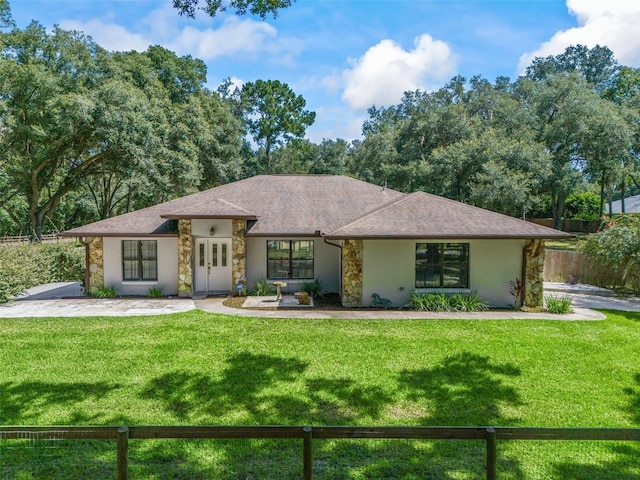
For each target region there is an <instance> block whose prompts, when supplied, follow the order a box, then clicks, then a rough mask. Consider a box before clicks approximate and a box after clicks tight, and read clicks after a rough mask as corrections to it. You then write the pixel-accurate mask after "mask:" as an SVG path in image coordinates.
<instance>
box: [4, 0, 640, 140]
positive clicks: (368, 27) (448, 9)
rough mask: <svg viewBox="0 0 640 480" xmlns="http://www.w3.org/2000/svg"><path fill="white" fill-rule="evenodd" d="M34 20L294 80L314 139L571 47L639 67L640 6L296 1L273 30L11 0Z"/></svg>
mask: <svg viewBox="0 0 640 480" xmlns="http://www.w3.org/2000/svg"><path fill="white" fill-rule="evenodd" d="M9 2H10V6H11V10H12V13H13V17H14V19H15V21H16V23H17V24H18V26H19V27H21V28H23V27H25V26H26V25H27V24H28V23H29V22H30V21H31V20H32V19H35V20H37V21H39V22H40V23H41V24H43V25H45V26H46V27H51V26H53V25H54V24H58V25H60V26H61V27H62V28H65V29H75V30H81V31H83V32H85V33H87V34H89V35H91V36H92V37H93V38H94V40H96V42H97V43H98V44H99V45H101V46H102V47H104V48H106V49H108V50H115V51H127V50H139V51H143V50H145V49H146V48H147V46H148V45H156V44H157V45H162V46H164V47H166V48H168V49H170V50H172V51H174V52H176V53H177V54H179V55H191V56H193V57H196V58H200V59H202V60H204V61H205V62H206V64H207V67H208V86H209V87H210V88H212V89H214V88H216V87H217V85H219V84H220V82H221V81H222V80H223V79H225V78H227V77H230V78H232V79H233V81H234V82H236V83H238V84H239V85H240V84H242V82H247V81H254V80H257V79H264V80H267V79H273V80H280V81H282V82H285V83H287V84H288V85H289V86H290V87H291V88H292V89H293V90H294V91H295V92H296V93H297V94H301V95H302V96H303V97H304V98H305V99H306V101H307V108H308V109H310V110H313V111H315V112H316V123H315V124H314V125H313V126H312V127H310V128H309V130H308V133H307V137H308V138H310V139H311V140H313V141H315V142H319V141H321V140H322V139H323V138H332V139H335V138H344V139H347V140H350V139H353V138H357V137H359V135H360V131H361V127H362V122H363V121H364V120H365V119H366V118H367V113H366V110H367V108H368V107H370V106H372V105H374V104H375V105H377V106H388V105H392V104H396V103H398V102H399V101H400V99H401V98H402V94H403V92H404V91H407V90H415V89H418V88H419V89H422V90H434V89H438V88H439V87H441V86H442V85H444V84H445V83H446V82H447V81H448V80H450V79H451V78H452V77H453V76H454V75H456V74H461V75H464V76H467V77H471V76H473V75H482V76H483V77H485V78H487V79H489V80H491V81H493V80H494V79H495V77H496V76H499V75H506V76H509V77H511V78H515V77H516V76H517V75H518V74H519V73H521V72H522V70H523V69H524V67H526V65H527V64H528V63H529V61H530V59H531V58H533V57H535V56H546V55H555V54H558V53H561V52H562V51H564V49H565V48H566V46H568V45H570V44H578V43H581V44H585V45H587V46H589V47H593V46H595V45H596V44H600V45H607V46H608V47H609V48H611V49H612V50H613V52H614V54H615V55H616V58H617V59H618V60H619V61H620V63H622V64H624V65H628V66H632V67H639V66H640V27H638V25H640V0H607V1H604V0H566V1H565V0H510V1H504V0H502V1H501V0H492V1H490V0H466V1H454V0H451V1H449V0H436V1H429V0H395V1H389V0H366V1H365V0H298V1H297V2H296V3H294V4H293V5H292V6H291V7H290V8H289V9H286V10H282V11H281V12H280V14H279V16H278V17H277V18H276V19H273V18H271V17H269V18H267V19H266V20H265V21H263V20H261V19H259V18H256V17H251V16H243V17H237V16H235V15H233V14H232V13H231V12H229V13H227V14H222V15H219V16H217V17H215V18H213V19H212V18H210V17H208V16H207V15H205V14H204V13H201V14H199V15H198V16H197V18H196V19H195V20H192V19H188V18H184V17H180V16H179V15H178V13H177V11H176V10H175V9H173V8H172V6H171V3H172V2H171V0H120V1H101V0H48V1H45V0H9Z"/></svg>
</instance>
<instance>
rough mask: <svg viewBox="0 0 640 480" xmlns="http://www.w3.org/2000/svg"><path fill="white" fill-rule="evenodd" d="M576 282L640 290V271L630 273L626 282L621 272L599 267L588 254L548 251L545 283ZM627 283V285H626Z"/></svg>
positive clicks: (545, 261)
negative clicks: (571, 279) (571, 278)
mask: <svg viewBox="0 0 640 480" xmlns="http://www.w3.org/2000/svg"><path fill="white" fill-rule="evenodd" d="M569 277H573V280H574V281H578V282H580V283H587V284H589V285H596V286H598V287H625V286H627V285H629V286H631V287H632V288H634V289H636V290H637V289H640V269H636V270H635V271H632V272H630V273H629V274H628V275H627V278H626V281H625V280H623V279H622V274H621V273H620V272H615V271H613V270H611V269H610V268H607V267H604V266H602V265H598V264H597V263H596V262H594V261H593V260H591V259H589V257H588V256H587V254H586V253H583V252H577V251H573V250H554V249H550V248H548V249H546V250H545V257H544V281H545V282H568V281H570V278H569ZM625 283H626V285H625Z"/></svg>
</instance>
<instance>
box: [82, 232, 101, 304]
mask: <svg viewBox="0 0 640 480" xmlns="http://www.w3.org/2000/svg"><path fill="white" fill-rule="evenodd" d="M85 243H86V244H87V248H88V249H89V265H87V268H88V269H89V290H90V291H89V292H87V293H88V294H90V295H94V294H95V293H96V292H97V291H98V289H99V288H100V287H104V249H103V246H102V237H93V238H92V237H89V238H86V239H85Z"/></svg>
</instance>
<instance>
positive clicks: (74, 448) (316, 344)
mask: <svg viewBox="0 0 640 480" xmlns="http://www.w3.org/2000/svg"><path fill="white" fill-rule="evenodd" d="M607 314H608V319H607V320H605V321H601V322H560V321H540V320H538V321H523V320H516V321H505V320H500V321H498V320H496V321H466V320H451V321H441V320H437V321H434V320H425V321H416V320H408V321H398V320H378V321H366V320H357V321H355V320H272V319H262V318H261V319H255V318H254V319H252V318H241V317H229V316H216V315H212V314H207V313H203V312H190V313H187V314H179V315H177V314H176V315H168V316H157V317H133V318H110V317H109V318H46V319H41V318H38V319H0V342H1V343H0V365H2V369H1V373H0V425H120V424H122V425H146V424H153V425H179V424H182V425H191V424H195V425H209V424H221V425H271V424H274V425H278V424H282V425H472V426H475V425H498V426H542V427H639V426H640V314H639V313H623V312H618V313H615V312H607ZM32 443H33V444H24V445H22V444H16V442H10V441H8V440H2V439H1V438H0V478H4V477H9V478H20V479H22V478H44V477H46V478H50V477H51V478H82V477H91V478H113V469H114V466H115V465H114V458H115V446H114V445H112V444H111V445H109V444H106V445H105V444H104V443H99V442H72V443H69V444H63V443H59V444H55V447H54V448H45V447H47V446H49V444H47V443H46V442H44V441H43V442H32ZM639 447H640V446H638V445H630V444H628V443H627V444H624V443H615V444H607V443H594V442H587V443H580V444H576V443H573V442H554V444H550V443H543V442H511V443H510V444H508V445H507V444H506V443H505V442H503V443H501V444H499V470H501V471H502V472H503V473H502V475H501V476H500V478H508V479H529V478H531V479H534V478H535V479H543V478H549V479H552V478H570V479H578V478H589V479H598V478H602V479H605V478H607V479H608V478H616V479H627V478H628V479H631V478H634V479H638V478H640V466H639V465H638V462H637V458H640V448H639ZM314 449H315V450H314V460H315V463H314V474H315V477H314V478H322V479H330V478H362V479H364V478H406V479H413V478H446V479H449V478H450V479H474V478H479V476H481V475H482V468H483V462H484V458H483V456H484V445H483V444H482V443H474V442H460V441H458V442H451V441H439V442H420V441H371V440H358V441H347V440H340V441H316V442H315V443H314ZM634 464H635V466H633V465H634ZM3 465H4V466H3ZM301 465H302V461H301V446H300V443H299V441H267V440H253V441H249V440H247V441H245V440H240V441H238V440H233V441H232V440H229V441H204V440H201V441H191V442H186V441H176V440H164V441H160V440H158V441H135V440H132V441H131V459H130V469H131V472H132V478H300V475H301ZM3 468H4V471H3ZM611 471H612V472H613V474H612V473H611ZM56 476H57V477H56Z"/></svg>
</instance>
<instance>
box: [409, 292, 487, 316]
mask: <svg viewBox="0 0 640 480" xmlns="http://www.w3.org/2000/svg"><path fill="white" fill-rule="evenodd" d="M409 305H410V306H411V308H412V309H413V310H419V311H427V312H484V311H486V310H488V309H489V305H487V304H486V303H484V302H483V301H482V300H481V299H480V297H478V295H477V294H476V293H475V292H474V293H470V294H468V295H462V294H459V293H454V294H452V295H446V294H445V293H426V292H414V293H413V295H411V298H410V299H409Z"/></svg>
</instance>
